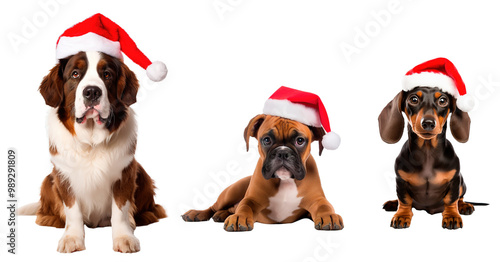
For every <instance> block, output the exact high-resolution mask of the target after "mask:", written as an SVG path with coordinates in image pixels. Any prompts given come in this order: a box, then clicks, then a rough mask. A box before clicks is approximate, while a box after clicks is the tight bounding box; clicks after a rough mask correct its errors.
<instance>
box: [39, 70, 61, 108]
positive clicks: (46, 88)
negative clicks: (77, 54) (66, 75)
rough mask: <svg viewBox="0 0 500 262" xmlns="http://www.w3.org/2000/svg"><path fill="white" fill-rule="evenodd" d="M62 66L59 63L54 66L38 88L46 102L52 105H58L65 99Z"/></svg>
mask: <svg viewBox="0 0 500 262" xmlns="http://www.w3.org/2000/svg"><path fill="white" fill-rule="evenodd" d="M63 67H64V66H62V65H61V64H60V63H58V64H57V65H56V66H54V67H53V68H52V69H51V70H50V72H49V74H48V75H46V76H45V77H44V78H43V80H42V83H41V84H40V87H39V88H38V90H39V91H40V94H42V96H43V99H45V104H47V105H48V106H51V107H58V106H59V105H60V104H61V103H62V101H63V94H64V91H63V87H64V81H63V77H62V73H63V72H62V68H63Z"/></svg>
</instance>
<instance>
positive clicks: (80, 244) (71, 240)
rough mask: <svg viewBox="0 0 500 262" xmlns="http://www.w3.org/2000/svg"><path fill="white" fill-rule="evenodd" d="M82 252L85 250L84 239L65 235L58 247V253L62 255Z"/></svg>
mask: <svg viewBox="0 0 500 262" xmlns="http://www.w3.org/2000/svg"><path fill="white" fill-rule="evenodd" d="M82 250H85V243H84V240H83V238H82V237H77V236H72V235H64V236H63V237H62V238H61V239H60V240H59V245H58V246H57V251H58V252H61V253H73V252H76V251H82Z"/></svg>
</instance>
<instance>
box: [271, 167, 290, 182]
mask: <svg viewBox="0 0 500 262" xmlns="http://www.w3.org/2000/svg"><path fill="white" fill-rule="evenodd" d="M274 176H275V177H277V178H279V179H281V180H288V179H291V178H293V175H292V172H290V170H288V169H287V168H286V167H285V166H281V167H280V168H278V170H276V171H274Z"/></svg>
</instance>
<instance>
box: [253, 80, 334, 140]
mask: <svg viewBox="0 0 500 262" xmlns="http://www.w3.org/2000/svg"><path fill="white" fill-rule="evenodd" d="M263 111H264V114H266V115H273V116H279V117H284V118H288V119H291V120H295V121H298V122H301V123H302V124H304V125H308V126H314V127H323V129H324V130H325V131H326V134H325V135H324V136H323V139H322V144H323V147H325V148H326V149H331V150H333V149H337V148H338V147H339V145H340V137H339V136H338V135H337V134H335V133H334V132H332V131H331V129H330V121H329V120H328V114H327V113H326V109H325V106H324V105H323V102H321V99H320V98H319V96H317V95H315V94H313V93H308V92H303V91H300V90H296V89H292V88H288V87H284V86H282V87H280V88H279V89H278V90H276V92H274V94H272V95H271V97H269V99H268V100H267V101H266V103H265V104H264V110H263Z"/></svg>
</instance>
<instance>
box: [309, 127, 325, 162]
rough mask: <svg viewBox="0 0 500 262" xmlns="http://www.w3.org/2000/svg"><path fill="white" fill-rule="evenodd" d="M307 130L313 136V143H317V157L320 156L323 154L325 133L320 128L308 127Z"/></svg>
mask: <svg viewBox="0 0 500 262" xmlns="http://www.w3.org/2000/svg"><path fill="white" fill-rule="evenodd" d="M309 129H310V130H311V132H312V134H313V141H318V142H319V155H320V156H321V153H323V143H322V141H323V136H324V135H325V134H326V132H325V130H324V129H323V128H322V127H314V126H309Z"/></svg>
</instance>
